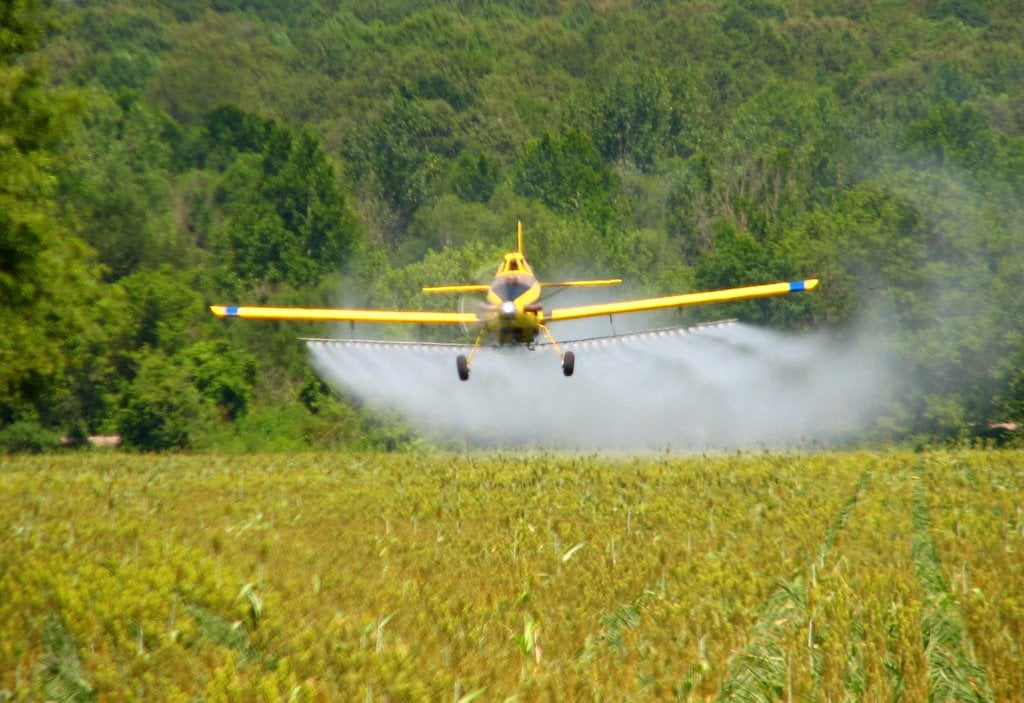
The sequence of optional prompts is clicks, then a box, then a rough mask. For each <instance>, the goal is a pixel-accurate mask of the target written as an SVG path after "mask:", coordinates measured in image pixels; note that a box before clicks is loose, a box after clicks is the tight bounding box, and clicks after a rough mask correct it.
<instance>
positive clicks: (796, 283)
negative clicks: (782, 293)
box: [789, 281, 807, 293]
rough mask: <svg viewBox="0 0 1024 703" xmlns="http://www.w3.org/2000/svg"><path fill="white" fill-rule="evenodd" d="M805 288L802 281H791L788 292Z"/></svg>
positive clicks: (796, 291) (795, 291)
mask: <svg viewBox="0 0 1024 703" xmlns="http://www.w3.org/2000/svg"><path fill="white" fill-rule="evenodd" d="M802 290H807V288H806V287H805V285H804V281H791V282H790V284H789V292H790V293H798V292H799V291H802Z"/></svg>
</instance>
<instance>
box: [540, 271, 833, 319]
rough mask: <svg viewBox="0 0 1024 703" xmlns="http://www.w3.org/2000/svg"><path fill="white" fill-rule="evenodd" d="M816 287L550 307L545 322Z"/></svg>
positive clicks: (811, 281) (779, 286)
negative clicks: (551, 308)
mask: <svg viewBox="0 0 1024 703" xmlns="http://www.w3.org/2000/svg"><path fill="white" fill-rule="evenodd" d="M817 287H818V279H817V278H808V279H805V280H802V281H788V282H787V281H783V282H781V283H766V284H763V285H759V286H744V287H742V288H727V289H725V290H714V291H706V292H702V293H684V294H683V295H669V296H664V297H661V298H641V299H639V300H626V301H623V302H619V303H597V304H594V305H577V306H574V307H567V308H555V309H553V310H549V311H548V312H546V313H545V314H544V321H545V322H557V321H559V320H576V319H579V318H582V317H598V316H602V315H618V314H621V313H627V312H642V311H644V310H663V309H665V308H681V307H686V306H688V305H703V304H706V303H725V302H730V301H734V300H750V299H752V298H767V297H770V296H774V295H787V294H789V293H797V292H799V291H805V290H814V289H815V288H817Z"/></svg>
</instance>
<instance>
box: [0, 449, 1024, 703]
mask: <svg viewBox="0 0 1024 703" xmlns="http://www.w3.org/2000/svg"><path fill="white" fill-rule="evenodd" d="M1022 459H1024V454H1020V453H1009V452H994V453H936V454H932V455H925V456H924V458H923V459H922V458H921V457H920V456H917V455H912V454H871V453H859V454H813V455H804V454H796V453H794V454H764V455H721V456H714V457H664V458H653V457H645V458H630V457H618V458H610V457H600V456H594V457H581V456H576V455H564V456H549V455H534V454H523V455H521V454H507V455H493V454H480V455H473V454H469V455H446V454H399V455H377V454H373V455H359V454H298V455H285V454H277V455H238V456H231V457H226V456H216V455H214V456H165V457H137V456H127V455H120V454H95V455H71V456H61V457H40V458H4V459H2V460H0V461H2V464H0V524H2V525H3V531H2V532H0V623H3V637H0V692H3V691H6V692H9V693H10V694H11V695H13V696H15V697H16V699H19V700H20V699H22V698H25V699H27V700H33V698H32V697H31V696H32V695H36V693H32V692H38V691H45V690H54V691H57V690H58V689H59V690H60V691H63V692H65V693H67V696H70V697H69V698H67V699H68V700H92V699H94V698H95V699H98V700H104V699H106V700H140V701H148V700H182V701H190V700H194V699H203V700H207V701H219V700H224V701H264V700H267V701H269V700H389V701H403V700H408V701H419V700H443V701H459V700H467V701H468V700H473V699H475V700H498V701H501V700H506V699H508V698H510V697H514V696H518V699H517V700H520V701H528V700H552V701H554V700H709V699H714V698H716V697H719V696H722V697H723V698H727V699H729V700H740V699H749V700H764V699H765V697H767V698H768V699H779V700H843V699H852V700H872V699H885V700H891V699H896V698H901V699H902V700H906V701H913V700H925V699H927V698H928V697H929V696H933V695H937V694H938V693H940V691H939V689H938V688H937V684H936V681H939V680H940V679H943V677H945V679H949V677H951V676H960V677H961V678H959V679H957V680H958V681H960V682H961V684H962V685H964V686H966V687H967V689H965V690H961V691H960V694H962V695H963V696H968V697H969V695H973V696H974V699H975V700H990V699H992V698H991V694H989V693H988V691H989V689H991V691H993V692H994V693H995V695H996V698H995V699H997V700H998V699H1000V697H999V696H1000V695H1003V694H1005V692H1007V691H1010V690H1013V689H1012V687H1013V686H1017V685H1019V676H1020V671H1021V665H1022V661H1024V660H1022V656H1021V653H1020V651H1019V648H1017V647H1016V646H1015V645H1014V642H1019V641H1020V640H1019V634H1020V633H1019V628H1020V622H1021V621H1022V620H1021V617H1020V609H1019V605H1018V601H1019V598H1018V596H1017V594H1019V593H1020V589H1021V588H1022V587H1024V582H1021V580H1020V577H1021V574H1022V573H1024V572H1021V570H1020V566H1019V563H1018V562H1019V560H1018V559H1017V556H1018V554H1017V550H1018V549H1019V547H1020V539H1021V538H1022V536H1024V532H1022V529H1021V527H1020V525H1021V518H1020V510H1021V506H1020V504H1021V502H1022V499H1021V484H1020V479H1019V475H1018V472H1017V471H1016V468H1015V467H1017V466H1019V465H1020V463H1021V460H1022ZM1000 487H1001V488H1000ZM922 511H926V512H927V516H928V520H925V519H924V518H923V517H922V516H923V515H924V514H925V513H924V512H922ZM922 545H924V546H922ZM928 545H932V546H931V547H930V548H929V547H928ZM1001 578H1002V579H1003V582H1002V583H1001V582H1000V579H1001ZM936 589H939V591H942V589H945V591H942V592H939V591H937V590H936ZM1015 589H1016V590H1015ZM951 623H952V625H951ZM950 637H952V638H954V639H955V640H956V641H955V642H950V641H949V638H950ZM943 638H945V639H944V640H943V642H944V644H946V645H949V648H948V650H944V651H950V652H954V653H956V654H957V656H956V657H953V659H954V660H955V661H953V662H952V663H951V664H950V666H951V668H950V669H949V670H948V671H937V670H936V667H937V666H938V665H939V664H940V663H941V662H940V661H939V660H938V659H937V658H936V657H935V656H934V652H933V648H934V647H935V646H937V645H934V644H932V645H929V642H939V640H942V639H943ZM1014 638H1017V639H1014ZM948 660H949V658H947V661H948ZM961 675H962V676H961ZM1015 677H1016V678H1015ZM972 681H973V682H974V684H975V687H976V690H975V689H974V688H971V686H972ZM961 684H958V685H961ZM47 687H49V688H47ZM4 695H6V694H4ZM47 695H51V694H47ZM53 695H56V694H53ZM62 695H63V694H62Z"/></svg>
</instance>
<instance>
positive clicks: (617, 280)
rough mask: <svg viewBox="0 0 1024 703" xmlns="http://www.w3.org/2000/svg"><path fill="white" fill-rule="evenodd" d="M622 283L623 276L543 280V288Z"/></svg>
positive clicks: (541, 285) (541, 284)
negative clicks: (547, 281) (595, 278)
mask: <svg viewBox="0 0 1024 703" xmlns="http://www.w3.org/2000/svg"><path fill="white" fill-rule="evenodd" d="M620 283H622V279H621V278H605V279H603V280H600V281H562V282H561V283H545V282H544V281H541V283H540V287H541V288H582V287H584V286H615V285H618V284H620Z"/></svg>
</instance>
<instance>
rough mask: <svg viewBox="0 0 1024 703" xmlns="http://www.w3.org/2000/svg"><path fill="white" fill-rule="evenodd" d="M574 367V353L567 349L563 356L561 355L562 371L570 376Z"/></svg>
mask: <svg viewBox="0 0 1024 703" xmlns="http://www.w3.org/2000/svg"><path fill="white" fill-rule="evenodd" d="M575 368H576V355H575V354H573V353H572V352H571V351H567V352H566V353H565V356H563V357H562V373H564V374H565V375H566V376H572V372H573V371H574V370H575Z"/></svg>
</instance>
